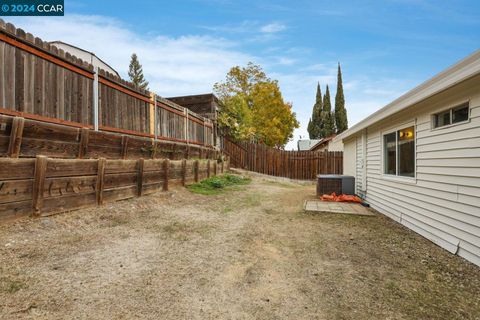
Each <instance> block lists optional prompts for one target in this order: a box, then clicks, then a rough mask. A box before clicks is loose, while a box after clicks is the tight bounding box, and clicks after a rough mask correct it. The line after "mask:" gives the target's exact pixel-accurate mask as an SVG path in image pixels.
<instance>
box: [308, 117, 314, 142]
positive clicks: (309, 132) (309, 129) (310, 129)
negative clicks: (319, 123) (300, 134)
mask: <svg viewBox="0 0 480 320" xmlns="http://www.w3.org/2000/svg"><path fill="white" fill-rule="evenodd" d="M307 131H308V137H309V138H310V139H313V138H312V132H313V131H312V118H310V119H309V120H308V126H307Z"/></svg>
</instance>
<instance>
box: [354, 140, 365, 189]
mask: <svg viewBox="0 0 480 320" xmlns="http://www.w3.org/2000/svg"><path fill="white" fill-rule="evenodd" d="M363 140H364V138H362V135H359V136H357V138H356V154H357V157H356V163H355V193H356V194H357V195H359V196H360V197H362V198H364V197H365V186H364V185H363V183H364V166H365V159H364V152H363V143H364V141H363Z"/></svg>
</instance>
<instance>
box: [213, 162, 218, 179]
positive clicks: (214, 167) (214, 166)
mask: <svg viewBox="0 0 480 320" xmlns="http://www.w3.org/2000/svg"><path fill="white" fill-rule="evenodd" d="M213 175H214V176H216V175H217V161H214V162H213Z"/></svg>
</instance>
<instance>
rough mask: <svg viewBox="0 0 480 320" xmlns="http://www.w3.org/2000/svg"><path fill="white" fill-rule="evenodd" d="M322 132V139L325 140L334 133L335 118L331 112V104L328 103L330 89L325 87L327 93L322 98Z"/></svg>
mask: <svg viewBox="0 0 480 320" xmlns="http://www.w3.org/2000/svg"><path fill="white" fill-rule="evenodd" d="M322 118H323V131H322V134H321V136H322V138H326V137H329V136H331V135H332V134H334V133H335V116H334V114H333V112H332V103H331V102H330V89H329V88H328V85H327V91H326V92H325V95H324V96H323V116H322Z"/></svg>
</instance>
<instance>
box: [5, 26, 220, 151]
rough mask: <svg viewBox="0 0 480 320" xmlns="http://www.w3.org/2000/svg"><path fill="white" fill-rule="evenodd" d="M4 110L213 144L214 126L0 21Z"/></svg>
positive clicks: (140, 134) (60, 120)
mask: <svg viewBox="0 0 480 320" xmlns="http://www.w3.org/2000/svg"><path fill="white" fill-rule="evenodd" d="M0 113H2V114H7V115H13V116H21V117H24V118H27V119H35V120H41V121H45V122H51V123H60V124H65V125H69V126H73V127H81V128H90V129H94V130H102V131H109V132H116V133H123V134H130V135H136V136H142V137H148V138H154V139H159V140H165V141H175V142H181V143H186V144H196V145H202V146H208V147H212V146H213V143H214V140H213V124H212V122H211V121H210V120H208V119H206V118H203V117H201V116H199V115H197V114H194V113H192V112H190V111H189V110H188V109H186V108H184V107H181V106H179V105H177V104H175V103H173V102H171V101H169V100H166V99H163V98H161V97H159V96H157V95H155V94H153V93H151V92H148V91H145V90H142V89H139V88H137V87H135V86H134V85H132V84H131V83H129V82H127V81H125V80H123V79H121V78H119V77H117V76H116V75H113V74H111V73H109V72H107V71H105V70H102V69H97V68H95V67H94V66H93V65H91V64H89V63H87V62H85V61H82V60H81V59H78V58H77V57H75V56H72V55H71V54H69V53H68V52H65V51H63V50H62V49H58V48H56V47H55V46H53V45H50V44H49V43H48V42H44V41H42V40H41V39H39V38H35V37H34V36H33V35H32V34H30V33H26V32H25V31H23V30H22V29H19V28H18V29H17V28H15V26H14V25H12V24H10V23H5V22H4V21H3V20H0Z"/></svg>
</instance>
